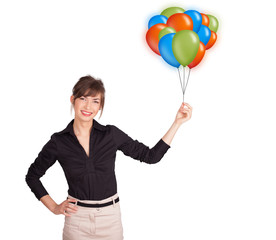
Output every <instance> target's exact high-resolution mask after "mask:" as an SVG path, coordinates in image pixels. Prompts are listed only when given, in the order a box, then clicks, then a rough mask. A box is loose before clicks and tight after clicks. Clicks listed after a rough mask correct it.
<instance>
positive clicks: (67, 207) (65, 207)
mask: <svg viewBox="0 0 276 240" xmlns="http://www.w3.org/2000/svg"><path fill="white" fill-rule="evenodd" d="M76 201H77V200H76V199H73V198H68V199H66V200H65V201H63V202H62V203H61V204H58V205H56V207H55V208H54V210H53V213H54V214H56V215H59V214H63V215H65V216H67V217H70V216H71V215H70V214H69V213H76V212H77V210H78V207H77V206H76V205H75V204H72V203H70V202H74V203H75V202H76Z"/></svg>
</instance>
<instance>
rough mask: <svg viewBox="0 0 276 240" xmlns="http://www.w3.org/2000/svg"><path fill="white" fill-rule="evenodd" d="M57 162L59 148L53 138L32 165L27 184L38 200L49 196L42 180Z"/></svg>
mask: <svg viewBox="0 0 276 240" xmlns="http://www.w3.org/2000/svg"><path fill="white" fill-rule="evenodd" d="M56 160H57V147H56V142H55V139H54V137H53V135H52V136H51V139H50V140H49V141H48V142H47V143H46V144H45V145H44V146H43V148H42V150H41V151H40V153H39V154H38V156H37V158H36V159H35V161H34V162H33V163H32V164H31V165H30V167H29V169H28V172H27V175H26V178H25V180H26V182H27V184H28V186H29V187H30V189H31V191H32V192H33V193H34V194H35V196H36V198H37V199H38V200H40V198H41V197H43V196H45V195H47V194H48V192H47V191H46V189H45V188H44V186H43V184H42V183H41V181H40V178H41V177H42V176H43V175H44V174H45V172H46V170H47V169H48V168H50V167H51V166H52V165H53V164H54V163H55V162H56Z"/></svg>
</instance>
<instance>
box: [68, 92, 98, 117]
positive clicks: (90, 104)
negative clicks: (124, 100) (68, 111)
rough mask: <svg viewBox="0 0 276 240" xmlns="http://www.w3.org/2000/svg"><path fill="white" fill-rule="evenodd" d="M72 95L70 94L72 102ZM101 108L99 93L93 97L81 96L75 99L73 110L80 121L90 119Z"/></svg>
mask: <svg viewBox="0 0 276 240" xmlns="http://www.w3.org/2000/svg"><path fill="white" fill-rule="evenodd" d="M73 99H74V96H73V95H72V96H71V98H70V100H71V103H72V104H73ZM100 108H101V94H100V93H99V94H98V95H96V96H95V97H92V96H89V97H88V96H87V97H84V96H81V97H79V98H76V99H75V104H74V110H75V118H77V119H79V120H81V121H91V120H92V119H93V118H94V117H95V116H96V115H97V113H98V111H99V110H100Z"/></svg>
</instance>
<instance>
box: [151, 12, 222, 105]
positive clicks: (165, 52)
mask: <svg viewBox="0 0 276 240" xmlns="http://www.w3.org/2000/svg"><path fill="white" fill-rule="evenodd" d="M218 25H219V23H218V20H217V18H216V17H214V16H212V15H209V14H203V13H200V12H198V11H196V10H188V11H185V10H184V9H183V8H180V7H169V8H167V9H165V10H164V11H162V12H161V14H160V15H156V16H153V17H152V18H151V19H150V20H149V23H148V30H147V33H146V41H147V43H148V45H149V47H150V48H151V49H152V51H153V52H155V53H156V54H158V55H161V57H162V58H163V59H164V60H165V61H166V62H167V63H168V64H170V65H171V66H173V67H176V68H177V69H178V73H179V77H180V82H181V76H180V67H181V66H182V67H181V68H182V70H183V73H184V84H183V85H182V83H181V86H182V92H183V102H184V93H185V90H186V87H187V84H186V85H185V67H186V66H188V71H189V75H190V69H192V68H194V67H195V66H197V65H198V64H199V63H200V62H201V60H202V59H203V57H204V55H205V51H206V50H207V49H210V48H211V47H212V46H213V45H214V44H215V42H216V40H217V34H216V32H217V30H218ZM189 75H188V79H187V83H188V80H189ZM184 85H185V87H183V86H184Z"/></svg>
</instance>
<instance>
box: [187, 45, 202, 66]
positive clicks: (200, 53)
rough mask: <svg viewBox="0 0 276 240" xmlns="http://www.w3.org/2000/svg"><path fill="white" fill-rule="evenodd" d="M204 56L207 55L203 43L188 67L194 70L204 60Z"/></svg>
mask: <svg viewBox="0 0 276 240" xmlns="http://www.w3.org/2000/svg"><path fill="white" fill-rule="evenodd" d="M204 54H205V45H204V43H203V42H199V48H198V51H197V54H196V56H195V58H194V60H193V61H192V62H191V63H190V64H189V65H188V67H189V68H194V67H195V66H197V65H198V64H199V63H200V62H201V60H202V59H203V57H204Z"/></svg>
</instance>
